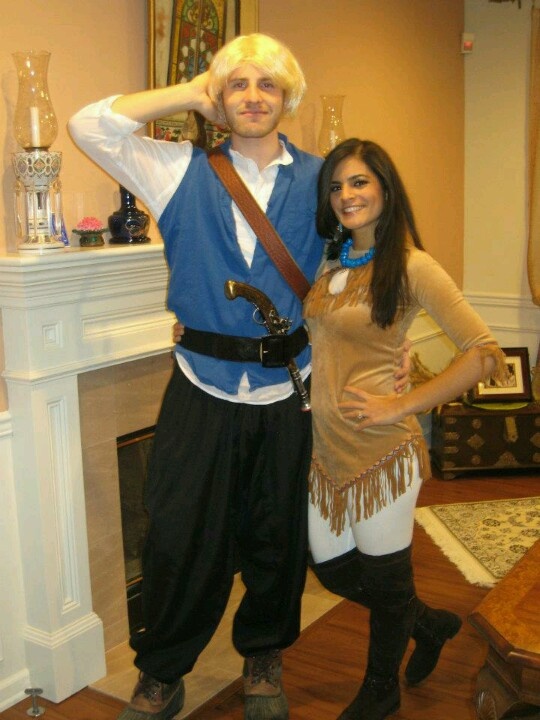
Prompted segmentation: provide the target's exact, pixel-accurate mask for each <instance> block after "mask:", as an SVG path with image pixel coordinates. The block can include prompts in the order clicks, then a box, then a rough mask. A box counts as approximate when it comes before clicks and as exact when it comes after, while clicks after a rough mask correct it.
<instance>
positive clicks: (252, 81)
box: [222, 65, 283, 138]
mask: <svg viewBox="0 0 540 720" xmlns="http://www.w3.org/2000/svg"><path fill="white" fill-rule="evenodd" d="M222 102H223V110H224V113H225V118H226V119H227V123H228V125H229V127H230V129H231V131H232V133H233V134H236V135H239V136H240V137H243V138H260V137H266V136H267V135H269V134H270V133H271V132H272V131H273V130H275V129H276V128H277V126H278V123H279V121H280V119H281V113H282V111H283V89H282V88H280V87H277V85H276V84H275V83H274V81H273V80H272V79H271V78H269V77H268V76H267V75H266V74H265V73H263V72H262V71H261V70H259V68H257V67H256V66H255V65H242V66H240V67H239V68H237V69H236V70H235V71H234V72H233V73H232V74H231V75H230V77H229V79H228V81H227V83H226V84H225V87H224V88H223V97H222Z"/></svg>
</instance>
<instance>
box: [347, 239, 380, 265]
mask: <svg viewBox="0 0 540 720" xmlns="http://www.w3.org/2000/svg"><path fill="white" fill-rule="evenodd" d="M352 244H353V239H352V238H349V239H348V240H345V242H344V243H343V246H342V248H341V252H340V253H339V260H340V262H341V264H342V266H343V267H346V268H357V267H362V266H363V265H367V264H368V262H370V260H373V256H374V255H375V246H373V247H371V248H370V249H369V250H368V251H367V253H366V254H365V255H361V256H360V257H357V258H350V257H349V250H350V249H351V247H352Z"/></svg>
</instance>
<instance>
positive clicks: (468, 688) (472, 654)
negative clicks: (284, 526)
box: [0, 473, 540, 720]
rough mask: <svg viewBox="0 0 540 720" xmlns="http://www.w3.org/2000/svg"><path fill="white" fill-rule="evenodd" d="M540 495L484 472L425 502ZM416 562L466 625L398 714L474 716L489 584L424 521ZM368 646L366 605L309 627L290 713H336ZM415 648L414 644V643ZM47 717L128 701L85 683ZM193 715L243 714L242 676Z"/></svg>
mask: <svg viewBox="0 0 540 720" xmlns="http://www.w3.org/2000/svg"><path fill="white" fill-rule="evenodd" d="M531 495H540V479H539V478H538V477H536V476H534V477H533V476H531V475H526V474H521V473H520V474H512V475H509V474H504V475H497V476H488V475H479V476H468V477H462V478H458V479H455V480H451V481H444V480H438V479H435V478H434V479H433V480H431V481H430V482H429V483H426V485H425V487H424V488H423V489H422V492H421V495H420V501H419V505H433V504H442V503H455V502H473V501H476V500H486V499H489V500H497V499H502V498H513V497H527V496H531ZM414 543H415V544H414V566H415V575H416V585H417V591H418V594H419V596H420V597H422V599H424V600H425V601H426V602H428V603H429V604H430V605H433V606H435V607H448V608H450V609H452V610H454V611H455V612H458V613H459V614H460V615H461V616H462V617H463V619H464V623H463V628H462V630H461V631H460V633H459V634H458V635H457V636H456V638H454V639H453V640H452V641H450V642H449V643H447V644H446V646H445V648H444V651H443V654H442V656H441V659H440V661H439V665H438V666H437V669H436V670H435V672H434V673H433V675H432V676H431V677H430V678H429V679H428V680H427V681H426V682H425V683H424V684H423V685H421V686H420V687H417V688H407V687H405V686H402V701H401V709H400V710H399V711H398V712H397V713H396V714H395V715H394V716H393V717H394V718H396V720H420V719H422V720H427V719H429V720H474V719H475V717H476V715H475V709H474V704H473V698H474V688H475V679H476V675H477V673H478V670H479V669H480V667H481V666H482V664H483V661H484V657H485V654H486V650H487V648H486V646H485V643H484V642H483V641H482V640H481V638H480V637H479V636H478V635H477V633H476V632H475V631H474V630H473V629H472V627H471V626H470V625H469V624H468V623H467V622H466V617H467V615H468V614H469V613H470V612H471V611H472V610H473V609H474V607H475V606H476V605H477V604H478V603H479V602H480V600H481V599H482V598H483V597H484V595H485V594H486V593H487V592H488V591H487V590H486V589H483V588H478V587H476V586H474V585H470V584H469V583H467V581H466V580H465V579H464V577H463V576H462V575H461V573H460V572H459V570H457V568H456V567H455V566H454V565H452V563H450V561H449V560H447V559H446V558H445V557H444V555H443V554H442V552H441V551H440V550H439V549H438V547H437V546H436V545H435V544H434V543H433V542H432V541H431V539H430V538H429V537H428V535H426V533H425V532H424V530H423V529H422V528H420V527H419V526H418V525H417V526H416V527H415V539H414ZM366 650H367V613H366V611H365V610H364V609H363V608H361V607H358V606H355V605H354V604H352V603H349V602H347V601H343V602H341V603H340V604H339V605H337V606H336V607H334V608H333V609H332V610H330V611H329V612H328V613H326V615H325V616H324V617H323V618H321V619H320V620H317V621H316V622H315V623H313V624H312V625H311V626H310V627H308V628H307V629H306V630H304V632H303V633H302V636H301V638H300V639H299V640H298V641H297V642H296V644H295V645H294V646H293V647H292V648H289V649H288V650H287V651H286V652H285V654H284V684H285V687H286V691H287V695H288V698H289V704H290V718H291V720H332V719H333V718H336V717H337V716H338V715H339V713H340V711H341V710H342V709H343V707H344V706H345V705H347V703H348V702H350V700H351V699H352V697H353V696H354V695H355V694H356V691H357V688H358V685H359V683H360V679H361V676H362V673H363V668H364V663H365V656H366ZM409 652H410V650H409ZM39 704H40V705H41V706H43V707H44V708H45V710H46V712H45V715H44V716H43V717H44V718H46V720H115V719H116V717H117V715H118V713H119V712H120V710H121V708H122V707H123V706H124V704H123V703H122V702H120V701H118V700H115V699H114V698H111V697H110V696H107V695H104V694H101V693H99V692H97V691H95V690H91V689H85V690H83V691H81V692H79V693H77V694H76V695H74V696H73V697H71V698H68V699H67V700H65V701H64V702H62V703H59V704H53V703H49V702H47V701H46V700H40V702H39ZM30 705H31V703H30V701H29V700H25V701H23V702H21V703H19V704H18V705H16V706H14V707H12V708H10V709H9V710H6V711H4V712H3V713H0V717H1V718H2V720H22V719H23V718H28V715H27V709H28V708H29V707H30ZM189 718H190V720H217V719H218V718H220V719H222V720H242V718H243V703H242V693H241V686H240V682H239V681H237V682H235V683H233V684H232V685H231V686H229V687H228V688H227V689H226V690H224V691H223V692H221V693H220V695H219V696H217V697H215V698H213V699H212V700H211V701H210V702H208V703H207V704H206V705H205V706H204V707H203V708H200V709H198V710H197V711H195V712H194V713H192V714H191V715H190V716H189Z"/></svg>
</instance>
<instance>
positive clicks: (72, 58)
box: [0, 0, 464, 411]
mask: <svg viewBox="0 0 540 720" xmlns="http://www.w3.org/2000/svg"><path fill="white" fill-rule="evenodd" d="M0 12H1V17H2V21H1V23H0V47H1V48H2V52H1V53H0V74H1V77H2V96H3V102H2V103H0V137H2V138H3V139H4V142H3V153H2V155H3V158H2V159H3V173H2V191H1V193H0V253H2V252H5V251H6V250H7V251H12V250H14V249H15V244H14V235H13V227H14V226H13V215H12V185H13V173H12V170H11V164H10V163H11V153H12V152H13V151H15V150H17V149H18V148H17V145H16V143H15V140H14V139H13V136H12V116H13V108H14V105H15V102H16V96H17V80H16V76H15V68H14V65H13V61H12V58H11V53H12V52H14V51H16V50H24V49H47V50H49V51H50V52H51V62H50V69H49V90H50V94H51V99H52V101H53V105H54V108H55V111H56V114H57V116H58V121H59V128H60V129H59V134H58V138H57V140H56V141H55V143H54V145H53V149H54V150H60V151H62V153H63V168H62V172H61V180H62V185H63V199H64V205H65V218H66V226H67V228H68V230H69V229H71V228H72V227H73V226H74V224H75V223H76V222H77V220H78V219H80V217H81V216H82V215H83V214H92V215H97V216H98V217H100V218H103V219H106V218H107V216H108V215H109V214H110V213H111V212H112V211H113V210H115V209H116V208H117V204H118V202H117V186H116V184H115V183H114V182H113V181H112V180H110V179H109V178H108V177H107V176H106V175H105V174H104V173H103V172H102V171H101V170H100V169H99V168H97V167H96V166H94V165H93V164H92V163H91V162H90V161H88V160H87V159H86V158H85V157H84V156H83V155H82V154H81V153H79V151H78V150H77V149H76V148H75V147H74V146H73V144H72V142H71V140H70V138H69V136H68V135H67V132H66V129H65V125H66V122H67V120H68V118H69V117H70V116H71V115H72V114H73V112H75V111H76V110H77V109H78V108H80V107H82V106H83V105H84V104H86V103H88V102H90V101H92V100H94V99H97V98H100V97H104V96H106V95H110V94H113V93H117V92H118V93H122V92H130V91H133V90H137V89H140V88H141V87H144V86H145V83H146V40H145V31H146V2H145V0H114V2H110V0H78V1H77V2H73V0H48V1H47V2H46V3H44V2H43V3H41V2H39V3H36V2H35V0H17V2H13V1H12V0H0ZM259 24H260V29H261V30H262V31H263V32H269V33H272V34H274V35H276V36H277V37H279V38H280V39H282V40H284V41H285V42H287V43H288V44H289V45H290V46H291V48H292V49H293V51H294V52H295V54H296V55H297V56H298V58H299V60H300V62H301V64H302V66H303V67H304V69H305V71H306V75H307V80H308V85H309V90H308V94H307V97H306V101H305V103H304V104H303V106H302V110H301V113H300V115H299V117H298V118H297V119H296V120H295V121H294V122H292V123H289V124H288V125H286V126H284V130H285V132H287V133H288V134H289V136H290V137H291V139H292V140H294V141H295V142H297V143H298V144H299V145H300V146H302V147H303V148H305V149H307V150H312V151H313V150H315V149H316V134H317V131H318V127H319V124H320V115H321V110H320V100H319V95H320V94H324V93H343V94H345V95H346V101H345V105H344V121H345V130H346V132H347V134H349V135H353V134H354V135H358V136H361V137H369V138H372V139H374V140H377V141H378V142H380V143H381V144H383V145H384V146H385V147H386V148H387V149H388V150H389V151H390V153H391V154H392V155H393V157H394V159H395V161H396V163H397V165H398V167H399V168H400V170H401V172H402V175H403V178H404V180H405V182H406V184H407V187H408V189H409V192H410V194H411V198H412V201H413V205H414V207H415V209H416V214H417V219H418V223H419V227H420V231H421V233H422V235H423V237H424V241H425V244H426V246H427V248H428V249H429V250H430V251H431V252H432V253H433V254H434V255H435V257H437V259H438V260H440V261H441V262H442V263H443V264H444V266H445V267H446V268H447V269H448V270H449V272H450V273H451V274H452V275H453V276H454V278H455V279H456V280H457V281H458V282H459V283H461V279H462V273H463V251H462V250H463V142H464V141H463V114H464V109H463V97H464V92H463V57H462V56H461V55H460V53H459V38H460V34H461V32H462V30H463V0H451V1H449V0H384V2H381V0H333V2H332V3H327V2H323V0H260V1H259ZM1 355H2V354H1V352H0V361H1ZM6 407H7V401H6V398H5V389H4V388H3V387H0V411H1V410H2V409H5V408H6Z"/></svg>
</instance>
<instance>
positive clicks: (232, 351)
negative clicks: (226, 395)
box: [180, 325, 309, 367]
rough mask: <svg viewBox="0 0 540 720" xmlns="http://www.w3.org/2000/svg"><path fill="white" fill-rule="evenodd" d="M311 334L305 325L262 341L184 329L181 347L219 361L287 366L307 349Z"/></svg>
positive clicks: (266, 337)
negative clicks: (288, 333) (309, 334)
mask: <svg viewBox="0 0 540 720" xmlns="http://www.w3.org/2000/svg"><path fill="white" fill-rule="evenodd" d="M308 342H309V339H308V334H307V331H306V329H305V327H304V326H303V325H301V326H300V327H299V328H297V329H296V330H295V331H294V332H293V333H291V334H290V335H263V336H262V337H259V338H250V337H241V336H239V335H220V334H219V333H213V332H206V331H205V330H194V329H193V328H189V327H186V328H184V334H183V335H182V339H181V341H180V346H181V347H183V348H185V349H186V350H190V351H191V352H196V353H199V354H200V355H209V356H210V357H214V358H217V359H218V360H233V361H235V362H258V363H261V364H262V365H264V367H285V366H286V365H287V364H288V363H289V362H290V360H291V359H292V358H294V357H296V356H297V355H298V354H299V353H301V352H302V350H303V349H304V348H305V347H306V346H307V344H308Z"/></svg>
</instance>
